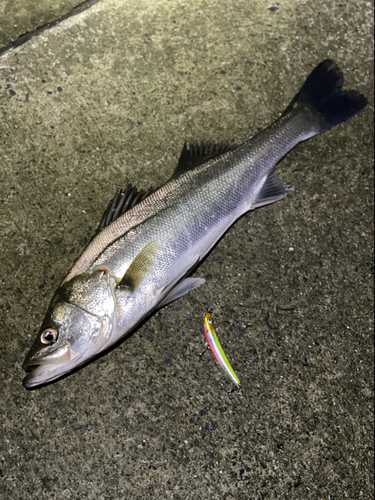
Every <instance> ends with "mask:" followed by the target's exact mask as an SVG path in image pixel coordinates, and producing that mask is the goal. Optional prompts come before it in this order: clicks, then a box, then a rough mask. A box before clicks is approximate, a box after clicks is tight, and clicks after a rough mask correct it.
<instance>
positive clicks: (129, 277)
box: [117, 240, 158, 292]
mask: <svg viewBox="0 0 375 500" xmlns="http://www.w3.org/2000/svg"><path fill="white" fill-rule="evenodd" d="M157 251H158V243H157V242H156V241H154V240H151V241H149V242H148V243H147V245H145V246H144V247H143V248H142V250H141V251H140V252H139V254H138V255H137V256H136V257H135V259H134V260H133V262H132V263H131V264H130V266H129V267H128V269H127V271H126V273H125V274H124V276H123V277H122V279H121V281H120V282H119V283H118V285H117V287H118V288H121V287H124V288H128V289H130V291H132V292H134V291H135V290H136V289H137V288H138V287H139V285H140V283H141V282H142V281H143V279H144V278H145V277H146V275H147V273H148V271H149V270H150V268H151V266H152V265H153V263H154V262H155V259H156V256H157Z"/></svg>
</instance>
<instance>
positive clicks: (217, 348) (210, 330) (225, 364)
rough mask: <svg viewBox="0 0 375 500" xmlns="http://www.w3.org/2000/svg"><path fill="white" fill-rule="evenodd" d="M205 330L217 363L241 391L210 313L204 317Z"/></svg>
mask: <svg viewBox="0 0 375 500" xmlns="http://www.w3.org/2000/svg"><path fill="white" fill-rule="evenodd" d="M203 328H204V333H205V335H206V339H207V342H208V344H207V345H208V347H209V348H210V349H211V351H212V353H213V355H214V356H215V358H216V361H217V362H218V363H219V365H220V366H221V367H222V369H223V370H224V371H225V373H226V374H227V375H228V377H229V378H230V379H231V381H232V382H233V383H234V384H235V385H236V389H240V388H241V383H240V380H239V378H238V377H237V375H236V374H235V373H234V370H233V368H232V367H231V365H230V363H229V361H228V359H227V357H226V355H225V352H224V351H223V348H222V347H221V344H220V342H219V339H218V338H217V335H216V332H215V329H214V325H213V324H212V319H211V315H210V313H207V314H206V316H205V317H204V321H203ZM233 390H235V389H232V390H231V391H229V392H230V393H232V392H233Z"/></svg>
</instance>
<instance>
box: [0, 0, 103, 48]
mask: <svg viewBox="0 0 375 500" xmlns="http://www.w3.org/2000/svg"><path fill="white" fill-rule="evenodd" d="M99 2H101V0H87V1H86V2H82V3H81V4H79V5H77V6H76V7H74V8H73V9H72V10H71V11H70V12H68V13H67V14H64V15H63V16H61V17H59V18H58V19H55V20H54V21H51V22H50V23H46V24H43V25H42V26H39V27H38V28H36V29H35V30H33V31H27V32H26V33H24V34H23V35H20V36H19V37H18V38H17V39H16V40H13V41H12V42H9V44H8V45H6V46H5V47H2V48H0V57H1V56H2V55H3V54H4V53H6V52H8V50H10V49H15V48H16V47H19V46H20V45H23V44H24V43H26V42H28V41H29V40H31V38H34V37H35V36H38V35H40V33H43V31H46V30H48V29H50V28H53V27H55V26H57V25H58V24H60V23H61V22H62V21H65V19H68V18H69V17H72V16H76V15H77V14H80V13H81V12H83V11H85V10H87V9H89V8H90V7H92V6H93V5H95V4H96V3H99Z"/></svg>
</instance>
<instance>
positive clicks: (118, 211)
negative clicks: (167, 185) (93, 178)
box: [96, 182, 153, 234]
mask: <svg viewBox="0 0 375 500" xmlns="http://www.w3.org/2000/svg"><path fill="white" fill-rule="evenodd" d="M152 191H153V190H152V189H149V190H147V191H144V190H140V191H138V189H137V188H135V187H134V186H132V185H131V184H130V182H128V185H127V186H126V188H125V189H124V190H123V189H121V188H120V187H119V188H118V190H117V191H116V194H115V196H114V197H113V198H112V200H111V201H110V202H109V204H108V207H107V208H106V211H105V212H104V214H103V217H102V219H101V221H100V224H99V227H98V229H97V232H96V234H98V233H100V231H101V230H102V229H104V228H105V227H106V226H109V224H111V223H112V222H113V221H115V220H116V219H118V218H119V217H121V215H124V213H125V212H127V211H128V210H130V209H131V208H133V207H134V206H135V205H137V204H138V203H139V202H141V201H142V200H144V199H145V198H147V196H148V195H149V194H151V193H152Z"/></svg>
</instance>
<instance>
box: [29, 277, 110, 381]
mask: <svg viewBox="0 0 375 500" xmlns="http://www.w3.org/2000/svg"><path fill="white" fill-rule="evenodd" d="M115 286H116V281H115V278H114V277H113V276H112V275H111V273H110V271H109V270H108V269H106V268H100V269H94V270H90V271H86V272H84V273H82V274H80V275H78V276H75V277H73V278H72V279H71V280H69V281H68V282H66V283H65V282H63V284H62V285H61V286H60V287H59V288H58V289H57V291H56V293H55V295H54V296H53V298H52V301H51V304H50V306H49V308H48V311H47V314H46V316H45V318H44V321H43V324H42V326H41V328H40V330H39V333H38V336H37V338H36V340H35V341H34V343H33V345H32V346H31V348H30V351H29V353H28V354H27V356H26V359H25V361H24V363H23V369H24V370H26V371H28V372H29V373H28V374H27V375H26V377H25V378H24V380H23V385H24V386H25V387H26V388H31V387H35V386H38V385H41V384H45V383H47V382H50V381H52V380H54V379H56V378H59V377H61V376H62V375H64V374H65V373H67V372H69V371H71V370H73V369H74V368H75V367H77V366H79V365H81V364H82V363H84V362H85V361H87V360H88V359H90V358H92V357H94V356H96V355H97V354H98V353H99V352H100V351H102V350H103V349H105V348H106V347H108V346H109V345H111V344H112V343H113V341H114V337H115V332H116V314H115V313H116V301H115V294H114V289H115Z"/></svg>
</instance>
